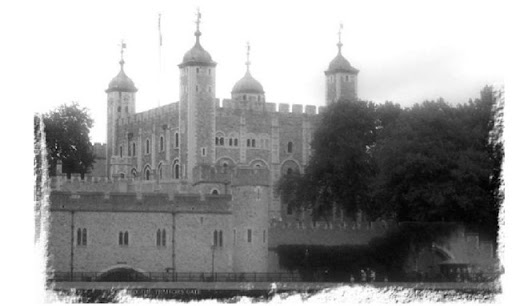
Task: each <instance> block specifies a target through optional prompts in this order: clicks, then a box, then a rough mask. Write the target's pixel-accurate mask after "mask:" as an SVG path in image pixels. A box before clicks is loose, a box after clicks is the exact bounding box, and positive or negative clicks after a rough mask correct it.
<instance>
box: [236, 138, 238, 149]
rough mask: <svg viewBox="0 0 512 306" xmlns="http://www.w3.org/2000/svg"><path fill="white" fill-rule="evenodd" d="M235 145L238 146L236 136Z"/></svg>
mask: <svg viewBox="0 0 512 306" xmlns="http://www.w3.org/2000/svg"><path fill="white" fill-rule="evenodd" d="M235 147H238V138H235Z"/></svg>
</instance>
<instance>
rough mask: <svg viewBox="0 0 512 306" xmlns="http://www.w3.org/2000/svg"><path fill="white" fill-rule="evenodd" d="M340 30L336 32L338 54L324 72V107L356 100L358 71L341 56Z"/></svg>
mask: <svg viewBox="0 0 512 306" xmlns="http://www.w3.org/2000/svg"><path fill="white" fill-rule="evenodd" d="M341 29H342V26H341V25H340V30H339V32H338V44H337V46H338V54H337V55H336V57H335V58H334V59H333V60H332V61H331V63H330V64H329V68H328V69H327V70H326V71H325V81H326V86H325V88H326V94H325V100H326V101H325V102H326V105H329V104H331V103H334V102H337V101H339V100H343V99H357V74H358V73H359V70H357V69H355V68H354V67H352V65H350V63H349V61H348V60H347V59H346V58H344V57H343V55H341V46H342V45H343V44H342V43H341Z"/></svg>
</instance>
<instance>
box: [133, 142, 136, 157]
mask: <svg viewBox="0 0 512 306" xmlns="http://www.w3.org/2000/svg"><path fill="white" fill-rule="evenodd" d="M135 152H137V151H135V142H134V143H132V156H136V155H137V154H136V153H135Z"/></svg>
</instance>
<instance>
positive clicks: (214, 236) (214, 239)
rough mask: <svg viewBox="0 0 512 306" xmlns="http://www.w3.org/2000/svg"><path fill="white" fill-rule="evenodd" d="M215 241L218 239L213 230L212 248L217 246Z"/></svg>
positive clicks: (215, 231)
mask: <svg viewBox="0 0 512 306" xmlns="http://www.w3.org/2000/svg"><path fill="white" fill-rule="evenodd" d="M217 239H218V238H217V230H214V231H213V245H214V246H217V243H218V241H217Z"/></svg>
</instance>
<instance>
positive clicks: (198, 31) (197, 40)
mask: <svg viewBox="0 0 512 306" xmlns="http://www.w3.org/2000/svg"><path fill="white" fill-rule="evenodd" d="M196 16H197V18H196V32H195V33H194V35H195V36H196V42H199V36H201V31H200V30H199V24H200V23H201V11H200V10H199V7H198V8H197V12H196Z"/></svg>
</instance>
